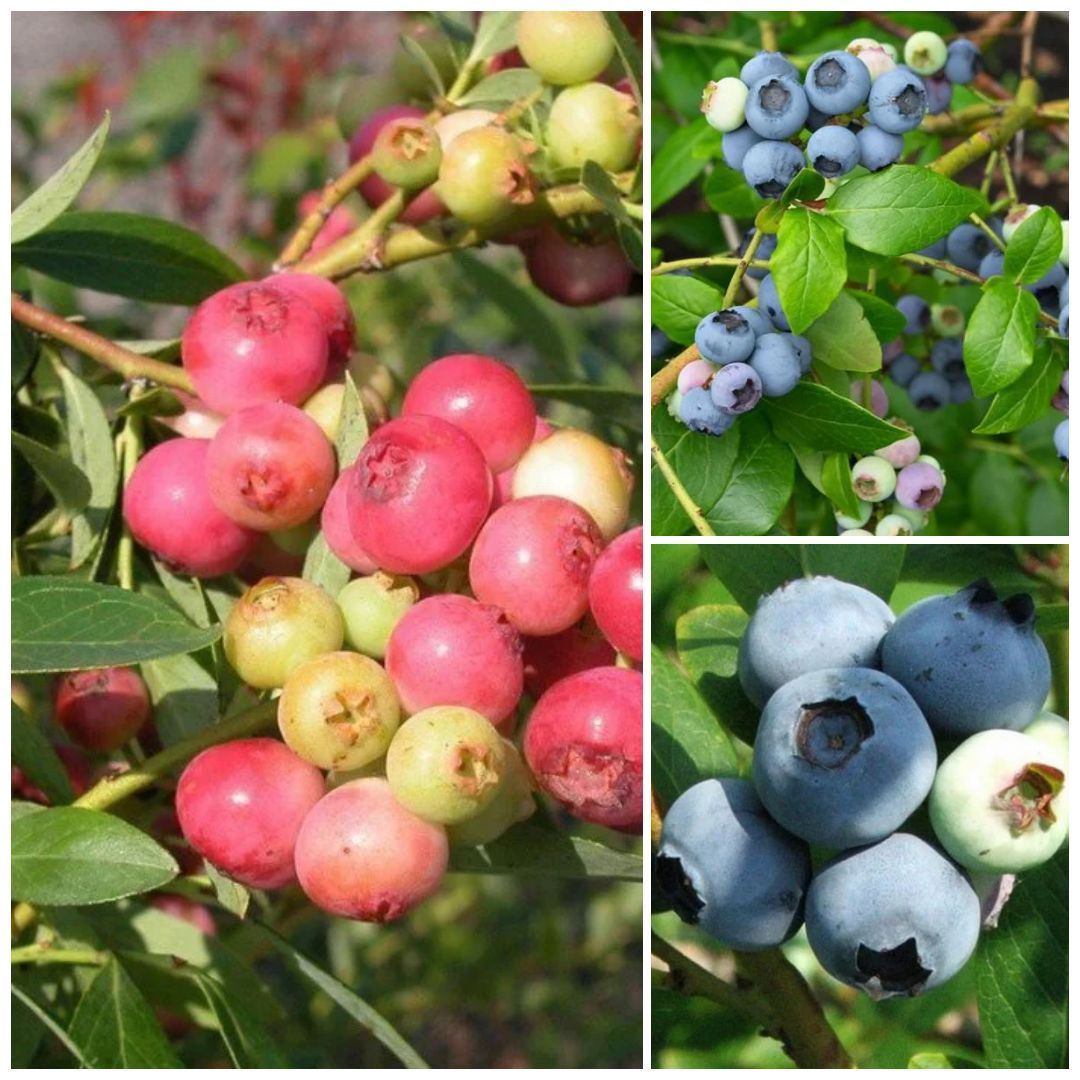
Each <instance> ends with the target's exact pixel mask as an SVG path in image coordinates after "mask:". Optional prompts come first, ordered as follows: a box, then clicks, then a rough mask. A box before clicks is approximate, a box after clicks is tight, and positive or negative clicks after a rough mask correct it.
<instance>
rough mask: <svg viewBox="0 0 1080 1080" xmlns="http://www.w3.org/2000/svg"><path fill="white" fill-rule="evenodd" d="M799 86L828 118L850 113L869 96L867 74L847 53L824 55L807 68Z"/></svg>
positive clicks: (855, 59) (855, 57) (854, 57)
mask: <svg viewBox="0 0 1080 1080" xmlns="http://www.w3.org/2000/svg"><path fill="white" fill-rule="evenodd" d="M803 85H804V86H805V87H806V97H807V99H808V100H809V102H810V104H811V105H812V106H813V107H814V108H815V109H817V110H818V111H819V112H823V113H827V114H828V115H829V116H839V115H840V114H841V113H849V112H854V111H855V110H856V109H857V108H858V107H859V106H860V105H862V104H864V103H865V102H866V96H867V94H869V93H870V71H869V69H868V68H867V66H866V65H865V64H864V63H863V62H862V61H861V60H860V59H859V58H858V57H857V56H852V55H851V53H849V52H844V51H843V50H837V51H835V52H827V53H823V54H822V55H821V56H819V57H818V58H817V59H816V60H815V61H814V62H813V63H812V64H811V65H810V70H809V71H807V73H806V80H805V82H804V84H803ZM804 119H805V117H804Z"/></svg>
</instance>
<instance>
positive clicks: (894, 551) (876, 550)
mask: <svg viewBox="0 0 1080 1080" xmlns="http://www.w3.org/2000/svg"><path fill="white" fill-rule="evenodd" d="M906 552H907V547H906V546H905V545H904V544H803V545H802V547H801V548H800V549H799V557H800V560H801V562H802V568H803V573H804V574H806V576H807V577H814V576H817V575H824V576H826V577H834V578H838V579H839V580H840V581H848V582H850V583H851V584H852V585H861V586H862V587H863V588H864V589H869V590H870V592H872V593H875V594H876V595H877V596H880V597H881V599H882V600H884V601H886V602H888V599H889V597H890V596H892V594H893V590H894V589H895V588H896V583H897V582H898V581H899V580H900V571H901V570H902V569H903V566H904V555H905V554H906Z"/></svg>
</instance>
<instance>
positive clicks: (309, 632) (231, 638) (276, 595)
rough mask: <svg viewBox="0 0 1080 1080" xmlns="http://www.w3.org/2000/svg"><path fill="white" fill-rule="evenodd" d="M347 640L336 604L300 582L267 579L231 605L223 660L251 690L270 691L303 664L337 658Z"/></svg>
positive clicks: (308, 585) (316, 587)
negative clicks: (330, 655) (325, 655)
mask: <svg viewBox="0 0 1080 1080" xmlns="http://www.w3.org/2000/svg"><path fill="white" fill-rule="evenodd" d="M344 640H345V622H344V620H343V619H342V617H341V612H340V611H339V610H338V606H337V604H335V603H334V601H333V600H332V599H331V598H330V597H329V596H328V595H327V594H326V593H325V592H324V591H323V590H322V589H320V588H319V586H318V585H314V584H312V583H311V582H310V581H304V580H302V579H301V578H290V577H268V578H263V579H262V581H260V582H258V583H257V584H256V585H253V586H252V587H251V588H250V589H248V591H247V592H246V593H244V595H243V596H242V597H240V599H239V600H237V602H236V603H235V604H234V605H233V607H232V610H231V611H230V612H229V616H228V618H227V619H226V620H225V632H224V634H223V642H224V646H225V655H226V656H227V657H228V659H229V663H230V664H232V666H233V668H234V670H235V671H236V673H237V675H239V676H240V678H241V679H243V680H244V682H245V683H247V684H248V685H249V686H254V687H257V688H258V689H260V690H270V689H274V688H276V687H280V686H284V685H285V680H286V679H288V677H289V676H290V675H291V674H292V672H293V671H295V670H296V668H298V667H299V666H300V665H301V664H302V663H303V662H304V661H305V660H311V659H313V658H314V657H316V656H321V655H322V654H323V653H328V652H336V651H337V650H338V649H340V648H341V646H342V643H343V642H344Z"/></svg>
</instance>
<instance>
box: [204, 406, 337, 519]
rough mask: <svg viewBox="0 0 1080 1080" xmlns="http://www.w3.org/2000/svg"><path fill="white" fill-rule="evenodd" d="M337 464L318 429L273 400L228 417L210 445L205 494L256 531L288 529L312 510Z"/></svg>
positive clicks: (322, 498) (323, 495)
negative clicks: (207, 491) (207, 489)
mask: <svg viewBox="0 0 1080 1080" xmlns="http://www.w3.org/2000/svg"><path fill="white" fill-rule="evenodd" d="M336 470H337V462H336V460H335V458H334V449H333V447H332V446H331V445H330V443H329V441H328V440H327V438H326V436H325V435H324V434H323V431H322V428H320V427H319V425H318V424H316V423H315V421H314V420H312V419H311V417H310V416H308V415H307V413H305V412H303V411H302V410H300V409H298V408H297V407H296V406H295V405H285V404H284V403H281V402H272V403H269V404H266V405H253V406H251V407H250V408H247V409H241V410H240V411H239V412H235V413H233V414H232V416H230V417H229V418H228V419H227V420H226V421H225V423H224V425H223V426H222V428H221V430H220V431H219V432H218V433H217V435H215V436H214V438H213V440H212V442H211V443H210V452H209V454H208V455H207V459H206V476H207V482H208V483H209V485H210V497H211V498H212V499H213V500H214V503H215V505H216V506H217V508H218V509H219V510H220V511H221V512H222V513H223V514H226V515H227V516H228V517H230V518H232V520H233V521H235V522H237V523H238V524H240V525H244V526H246V527H247V528H249V529H257V530H258V531H259V532H273V531H275V530H277V529H291V528H292V527H293V526H294V525H299V524H300V523H301V522H304V521H307V520H308V519H309V518H311V517H313V516H314V515H315V514H317V513H318V512H319V510H320V508H321V507H322V505H323V503H324V502H325V501H326V496H327V495H329V493H330V488H331V487H332V486H333V483H334V473H335V472H336Z"/></svg>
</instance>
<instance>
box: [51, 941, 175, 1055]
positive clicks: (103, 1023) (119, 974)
mask: <svg viewBox="0 0 1080 1080" xmlns="http://www.w3.org/2000/svg"><path fill="white" fill-rule="evenodd" d="M70 1035H71V1037H72V1039H74V1040H75V1042H77V1043H78V1044H79V1045H80V1046H81V1047H82V1048H83V1053H84V1056H85V1059H86V1063H87V1065H88V1066H89V1067H90V1068H92V1069H179V1068H182V1067H183V1066H182V1065H181V1063H180V1059H179V1058H178V1057H177V1056H176V1054H175V1053H174V1052H173V1049H172V1047H171V1046H170V1045H169V1041H168V1039H167V1038H166V1037H165V1033H164V1032H163V1031H162V1030H161V1025H160V1024H159V1023H158V1022H157V1020H156V1018H155V1017H154V1011H153V1009H151V1008H150V1006H149V1005H148V1004H147V1002H146V999H145V998H144V997H143V996H142V994H140V993H139V991H138V989H137V988H136V986H135V984H134V983H133V982H132V981H131V978H130V976H129V975H128V974H127V972H126V971H124V969H123V968H122V967H121V966H120V964H119V962H118V961H117V960H116V958H115V957H112V958H110V959H109V961H108V963H107V964H105V966H104V967H103V968H102V969H101V970H100V971H99V972H98V973H97V974H96V975H95V976H94V978H93V980H92V981H91V983H90V985H89V986H88V987H87V988H86V991H85V992H84V993H83V996H82V997H81V998H80V999H79V1004H78V1006H77V1007H76V1009H75V1015H74V1016H73V1017H72V1020H71V1029H70Z"/></svg>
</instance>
